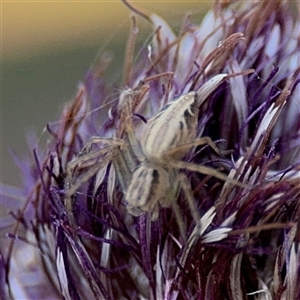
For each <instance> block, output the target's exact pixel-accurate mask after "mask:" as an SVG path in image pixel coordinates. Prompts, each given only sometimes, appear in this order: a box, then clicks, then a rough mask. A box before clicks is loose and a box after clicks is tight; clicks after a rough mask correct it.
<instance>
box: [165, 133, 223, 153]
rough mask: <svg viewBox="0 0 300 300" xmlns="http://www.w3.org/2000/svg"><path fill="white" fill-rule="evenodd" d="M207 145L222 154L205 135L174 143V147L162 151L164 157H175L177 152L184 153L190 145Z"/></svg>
mask: <svg viewBox="0 0 300 300" xmlns="http://www.w3.org/2000/svg"><path fill="white" fill-rule="evenodd" d="M202 145H209V146H210V147H211V148H212V149H213V150H214V151H215V152H216V153H218V154H222V153H223V152H222V151H221V150H220V149H219V148H218V147H217V145H216V144H215V143H214V142H213V141H212V140H211V138H209V137H207V136H205V137H202V138H198V139H195V140H194V141H192V142H190V143H185V144H181V145H176V146H175V147H171V148H169V149H168V150H167V151H165V152H164V156H165V157H176V154H177V153H186V152H188V150H190V149H191V148H192V147H196V146H202Z"/></svg>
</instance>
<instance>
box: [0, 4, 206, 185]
mask: <svg viewBox="0 0 300 300" xmlns="http://www.w3.org/2000/svg"><path fill="white" fill-rule="evenodd" d="M131 2H132V3H134V4H135V5H136V6H138V7H141V8H146V9H147V10H148V11H150V12H155V13H157V14H159V15H160V16H162V17H164V18H165V19H166V20H167V21H168V23H169V24H170V25H171V26H172V27H174V28H175V29H178V28H179V27H180V24H181V21H182V19H183V16H184V14H185V13H186V12H188V11H192V13H193V20H194V21H195V22H196V23H200V21H201V18H202V15H203V11H205V10H207V7H210V5H211V2H212V1H205V2H203V1H194V2H187V1H180V2H178V1H163V2H155V1H131ZM1 6H2V11H1V22H2V23H1V25H2V28H1V30H2V35H1V44H2V53H1V59H2V68H1V108H0V109H1V114H0V117H1V153H0V154H1V156H0V159H1V161H0V164H1V172H0V181H1V182H3V183H6V184H13V185H19V184H20V183H21V175H20V171H19V169H18V168H17V167H16V166H15V163H14V161H13V159H12V158H11V154H10V152H13V153H14V154H16V155H17V156H18V157H20V158H22V157H24V156H28V155H32V152H30V151H29V148H30V149H32V148H33V147H34V146H35V145H30V147H28V145H27V144H26V136H27V135H28V134H29V133H30V132H35V133H36V135H37V136H38V137H41V141H40V143H41V145H39V146H42V144H43V138H44V137H46V134H45V133H43V130H44V128H45V126H46V124H47V123H49V122H52V121H55V120H56V119H57V117H58V116H59V115H60V111H61V109H62V107H63V105H64V103H65V102H67V101H69V100H70V99H72V97H73V96H74V94H75V92H76V86H77V84H78V82H80V80H81V79H83V78H84V76H85V73H86V71H87V70H88V68H89V67H90V65H92V64H93V61H94V60H95V58H96V57H97V56H98V55H99V54H101V53H103V52H104V51H109V52H110V53H112V54H113V56H114V60H113V64H112V65H111V67H110V69H109V72H108V73H107V78H106V80H107V81H109V82H119V81H120V79H121V72H122V62H123V52H124V48H125V42H126V38H127V34H128V30H129V26H130V17H129V16H130V12H129V10H128V9H127V7H125V6H124V4H123V3H122V2H121V1H109V2H108V1H97V2H88V1H86V2H84V1H82V2H64V1H61V2H60V1H48V2H39V1H30V2H26V1H24V2H22V1H18V2H13V1H11V2H10V1H5V2H2V3H1ZM138 21H139V27H140V28H141V30H140V31H145V32H146V33H147V34H149V33H150V32H151V31H150V27H149V24H147V23H146V21H145V20H143V19H141V18H140V17H138ZM141 36H142V34H141Z"/></svg>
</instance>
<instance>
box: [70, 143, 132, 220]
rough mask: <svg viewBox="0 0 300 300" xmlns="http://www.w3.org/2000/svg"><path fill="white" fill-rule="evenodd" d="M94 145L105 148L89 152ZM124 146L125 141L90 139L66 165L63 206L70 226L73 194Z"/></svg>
mask: <svg viewBox="0 0 300 300" xmlns="http://www.w3.org/2000/svg"><path fill="white" fill-rule="evenodd" d="M96 143H103V144H105V146H104V147H103V148H101V149H99V150H96V151H93V152H90V150H91V147H92V145H93V144H96ZM125 146H126V143H125V141H123V140H121V139H113V138H112V139H110V138H100V137H92V138H90V140H89V141H88V142H87V144H86V145H85V146H84V147H83V149H82V150H81V151H80V153H79V155H78V157H77V158H75V159H73V160H72V161H71V162H69V163H68V164H67V166H66V179H65V196H64V204H65V207H66V210H67V214H68V217H69V220H70V223H71V224H73V225H74V224H75V220H74V215H73V209H74V201H73V200H74V199H73V195H74V194H75V192H76V191H77V190H78V188H79V187H80V186H81V185H82V184H83V183H85V182H86V181H88V180H89V179H90V178H92V177H93V176H94V175H95V174H96V173H97V172H98V171H99V170H100V169H102V168H104V167H105V165H107V164H108V163H109V162H110V161H112V160H113V159H114V157H117V156H118V154H119V152H120V149H123V148H125ZM79 170H84V172H83V174H81V175H80V174H79Z"/></svg>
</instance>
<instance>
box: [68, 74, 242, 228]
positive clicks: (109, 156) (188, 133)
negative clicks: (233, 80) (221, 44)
mask: <svg viewBox="0 0 300 300" xmlns="http://www.w3.org/2000/svg"><path fill="white" fill-rule="evenodd" d="M227 76H228V75H227V74H219V75H216V76H214V77H213V78H212V79H210V80H209V81H208V82H206V83H205V84H204V85H203V86H202V87H201V88H200V89H199V90H198V91H197V92H190V93H188V94H185V95H182V96H180V97H179V98H177V99H175V100H173V101H172V102H169V103H168V104H167V105H165V106H164V107H163V108H162V109H161V110H160V111H159V112H158V113H157V114H155V115H154V116H153V117H152V118H151V119H149V120H148V122H147V124H146V126H145V129H144V131H143V135H142V138H141V141H138V139H137V138H136V136H135V134H134V128H133V124H132V116H131V115H130V113H129V112H127V113H128V115H127V117H126V118H125V119H124V136H125V138H124V139H121V138H101V137H91V138H90V140H89V141H88V143H87V144H86V145H85V147H84V148H83V149H82V151H81V152H80V154H79V156H78V158H76V159H74V160H73V161H71V162H70V163H69V164H68V165H67V179H66V195H65V205H66V208H67V210H68V213H69V217H70V219H72V220H73V215H72V211H73V204H72V199H71V198H72V195H73V194H74V193H75V192H76V190H77V189H78V187H79V186H80V185H81V184H82V183H83V182H85V181H87V180H88V179H89V178H91V177H92V176H93V175H94V174H96V173H97V172H98V171H99V170H100V169H101V168H103V167H104V166H105V165H106V164H107V163H109V162H110V161H111V162H113V165H114V167H115V170H116V173H117V177H118V179H119V182H120V185H121V187H122V190H123V192H124V194H125V201H126V203H127V211H128V212H129V213H130V214H131V215H133V216H139V215H141V214H143V213H150V215H151V219H152V220H156V219H157V217H158V213H159V208H160V207H169V206H171V205H174V208H175V209H174V211H175V214H176V217H178V215H179V211H178V208H177V206H176V204H175V203H174V202H176V201H174V199H176V194H177V193H178V190H179V188H178V187H179V186H181V187H182V188H183V191H184V193H185V195H186V198H187V201H188V203H189V206H190V208H191V212H192V215H193V218H194V219H195V221H196V223H197V222H198V221H199V219H200V218H199V216H198V213H197V210H196V209H195V203H194V200H193V197H192V192H191V187H190V186H189V182H188V180H187V178H186V176H185V175H184V174H183V173H179V172H178V170H179V169H188V170H191V171H194V172H199V173H202V174H206V175H209V176H214V177H217V178H219V179H222V180H224V181H226V180H227V181H228V180H229V182H230V183H234V184H238V185H239V182H238V181H236V180H234V179H228V177H227V176H225V175H223V174H222V173H220V172H218V171H217V170H214V169H212V168H208V167H205V166H201V165H196V164H193V163H189V162H185V161H182V160H181V159H182V158H183V157H184V156H185V155H186V154H187V153H188V152H189V151H190V149H191V148H192V147H194V146H199V145H209V146H211V147H212V148H213V149H214V150H215V151H216V152H217V153H220V151H219V149H218V148H217V146H216V145H215V144H214V143H213V142H212V140H211V139H210V138H209V137H202V138H196V129H197V122H198V114H199V110H200V107H201V106H202V105H203V104H204V102H205V100H206V99H207V98H208V96H209V95H210V94H211V93H212V92H213V91H214V90H215V89H216V88H217V87H218V86H219V85H220V84H221V83H222V82H223V81H224V79H226V77H227ZM129 95H130V93H129ZM129 98H130V97H129ZM128 105H129V106H130V101H129V103H128ZM129 111H130V109H129ZM95 143H102V144H103V147H102V148H100V149H99V150H98V151H94V152H90V149H91V146H92V145H93V144H95ZM100 156H101V161H100V162H98V163H97V164H92V165H90V166H88V168H87V169H88V171H87V172H86V173H85V174H84V175H83V177H82V178H79V179H78V180H76V181H75V182H73V181H74V178H73V171H74V169H76V168H77V167H78V166H80V167H81V168H82V166H83V165H89V161H93V160H94V159H95V158H97V157H100ZM173 182H174V183H176V184H174V186H172V183H173Z"/></svg>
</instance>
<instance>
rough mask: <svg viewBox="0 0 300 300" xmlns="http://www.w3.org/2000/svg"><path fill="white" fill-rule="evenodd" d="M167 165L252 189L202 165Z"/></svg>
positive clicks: (175, 163)
mask: <svg viewBox="0 0 300 300" xmlns="http://www.w3.org/2000/svg"><path fill="white" fill-rule="evenodd" d="M169 164H170V166H172V167H173V168H176V169H187V170H190V171H194V172H197V173H201V174H204V175H209V176H213V177H216V178H218V179H221V180H223V181H225V182H226V183H230V184H233V185H237V186H239V187H243V188H250V189H251V188H252V187H251V186H249V185H247V184H245V183H242V182H240V181H238V180H236V179H234V178H231V177H229V176H227V175H225V174H223V173H221V172H219V171H217V170H216V169H213V168H209V167H205V166H202V165H196V164H193V163H189V162H186V161H170V162H169Z"/></svg>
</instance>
